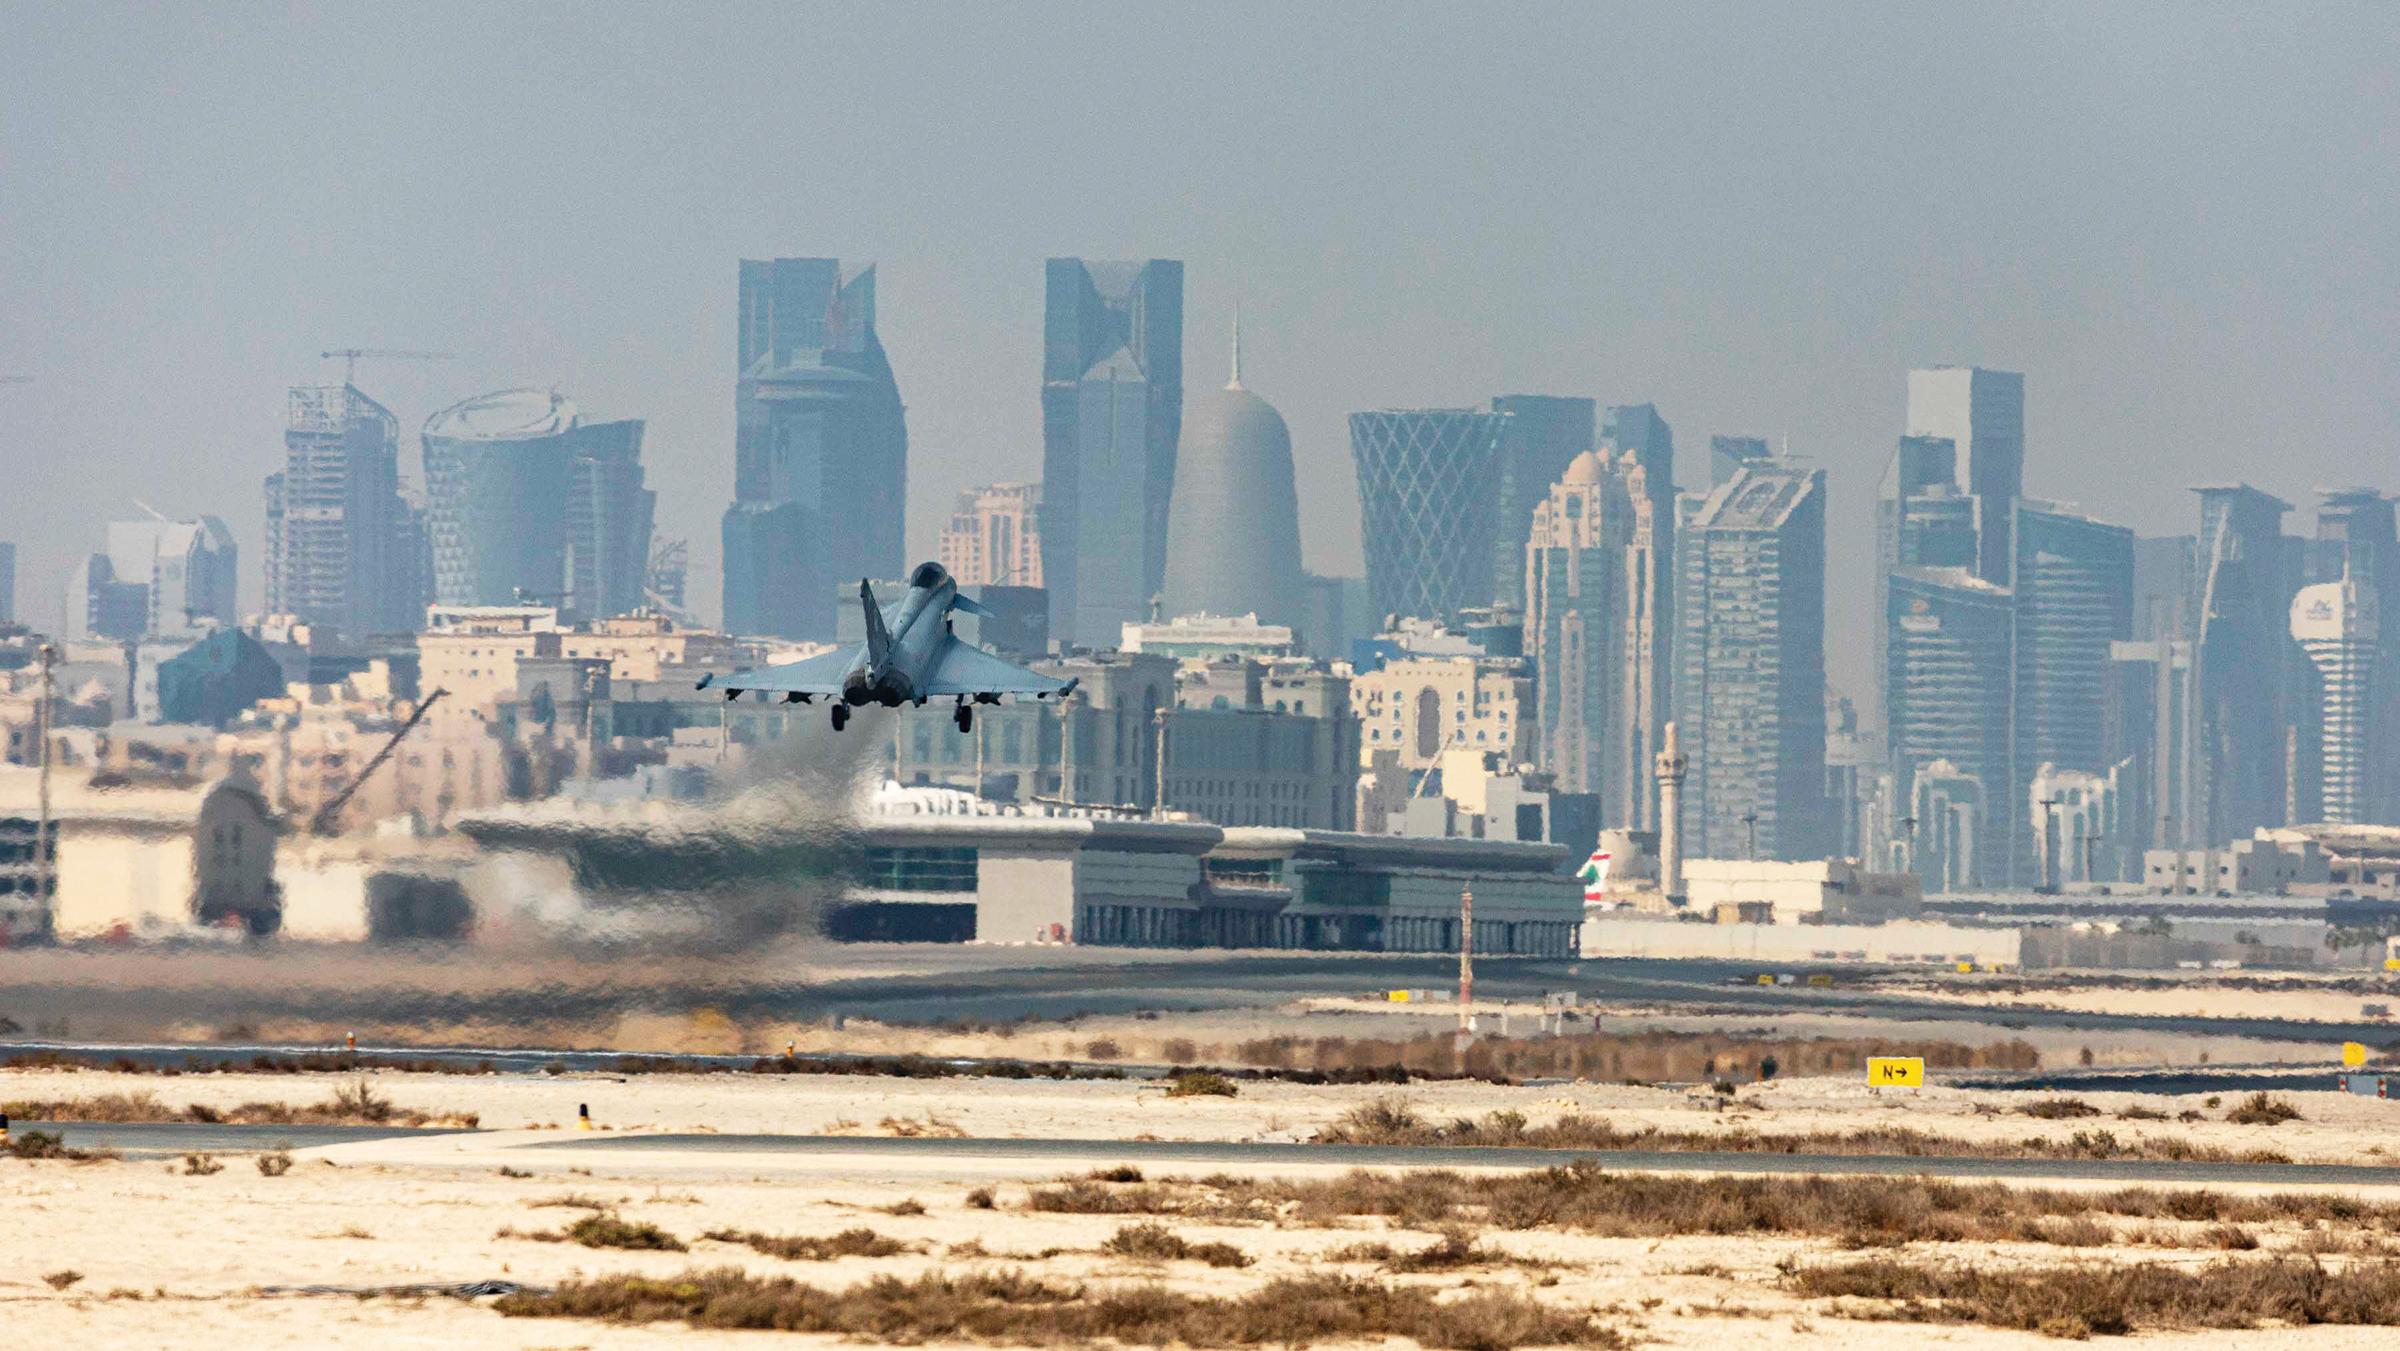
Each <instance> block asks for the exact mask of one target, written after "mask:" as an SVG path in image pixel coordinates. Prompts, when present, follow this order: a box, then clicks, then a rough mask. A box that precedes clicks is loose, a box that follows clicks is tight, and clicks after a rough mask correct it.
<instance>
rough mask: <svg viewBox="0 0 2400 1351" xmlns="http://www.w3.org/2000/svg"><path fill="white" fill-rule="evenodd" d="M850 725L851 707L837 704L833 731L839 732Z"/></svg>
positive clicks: (834, 710) (834, 712)
mask: <svg viewBox="0 0 2400 1351" xmlns="http://www.w3.org/2000/svg"><path fill="white" fill-rule="evenodd" d="M849 725H850V705H848V704H835V705H834V706H833V730H835V731H837V732H838V731H840V730H842V729H843V728H845V727H847V726H849Z"/></svg>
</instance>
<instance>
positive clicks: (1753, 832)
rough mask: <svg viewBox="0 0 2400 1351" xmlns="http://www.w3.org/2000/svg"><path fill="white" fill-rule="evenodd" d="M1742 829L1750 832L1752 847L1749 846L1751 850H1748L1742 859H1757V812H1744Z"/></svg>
mask: <svg viewBox="0 0 2400 1351" xmlns="http://www.w3.org/2000/svg"><path fill="white" fill-rule="evenodd" d="M1742 827H1743V829H1745V830H1746V831H1748V832H1749V837H1750V845H1749V849H1748V850H1747V852H1745V853H1744V854H1743V855H1742V857H1744V858H1757V857H1758V813H1757V812H1756V811H1746V812H1743V813H1742Z"/></svg>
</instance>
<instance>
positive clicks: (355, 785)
mask: <svg viewBox="0 0 2400 1351" xmlns="http://www.w3.org/2000/svg"><path fill="white" fill-rule="evenodd" d="M449 692H450V691H448V690H445V689H441V688H438V687H437V688H436V689H435V690H434V691H433V692H432V693H431V694H428V695H426V696H425V697H424V698H423V699H420V700H418V701H417V707H416V711H415V712H413V713H411V714H409V715H408V721H406V722H404V723H401V724H400V730H399V731H397V732H394V733H392V739H391V740H389V741H386V742H384V743H383V749H382V750H379V751H377V752H375V758H373V759H371V760H369V761H367V763H366V767H365V768H363V769H361V770H359V771H358V777H357V778H354V779H352V780H351V781H350V783H349V786H348V787H346V788H344V789H342V791H340V792H339V793H336V794H334V795H333V801H331V802H328V803H326V804H325V805H324V806H322V807H319V808H318V809H317V814H316V815H315V816H312V817H310V818H309V821H308V829H309V833H311V834H314V835H331V834H332V833H333V823H334V822H335V821H337V820H339V819H340V818H341V815H342V808H344V807H347V806H349V805H350V799H351V798H353V797H356V796H357V795H358V790H359V789H361V788H364V787H366V784H367V780H369V779H371V778H373V777H375V771H376V770H379V769H381V768H383V762H384V761H386V760H389V759H391V758H392V752H393V751H396V750H398V749H400V743H401V742H402V741H403V740H405V739H406V738H407V736H408V734H409V733H411V732H413V731H415V730H417V724H418V723H420V722H423V721H424V720H425V713H426V710H428V709H430V708H432V707H433V706H434V705H435V704H438V703H440V702H441V701H442V696H443V695H446V694H448V693H449Z"/></svg>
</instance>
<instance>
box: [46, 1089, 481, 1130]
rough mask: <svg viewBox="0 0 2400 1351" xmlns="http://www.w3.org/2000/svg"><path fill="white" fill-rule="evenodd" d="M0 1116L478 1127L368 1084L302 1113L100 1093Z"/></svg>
mask: <svg viewBox="0 0 2400 1351" xmlns="http://www.w3.org/2000/svg"><path fill="white" fill-rule="evenodd" d="M0 1114H6V1115H8V1116H16V1117H26V1118H30V1119H32V1120H36V1121H103V1122H108V1123H111V1124H146V1123H150V1122H164V1121H189V1122H196V1123H199V1124H201V1125H208V1126H214V1125H237V1126H360V1125H366V1126H387V1125H388V1126H429V1125H458V1126H467V1127H473V1126H474V1125H476V1124H477V1121H478V1118H477V1116H476V1114H475V1113H473V1112H419V1111H415V1110H413V1109H410V1108H403V1107H399V1106H397V1105H395V1104H394V1103H393V1102H392V1101H391V1100H390V1099H389V1098H386V1097H383V1096H381V1095H380V1094H378V1093H376V1092H375V1090H374V1089H373V1088H372V1087H370V1086H369V1085H368V1083H367V1081H366V1080H364V1079H360V1080H356V1081H354V1082H351V1083H348V1084H342V1085H338V1086H336V1087H335V1089H334V1091H333V1096H332V1097H330V1098H327V1099H326V1100H325V1101H323V1102H320V1103H313V1104H305V1105H302V1106H297V1107H295V1106H293V1105H292V1104H290V1103H284V1102H245V1103H243V1104H241V1105H240V1106H238V1107H228V1108H221V1109H220V1108H215V1107H209V1106H206V1105H204V1104H201V1103H188V1104H186V1105H184V1106H182V1107H169V1106H168V1105H167V1104H165V1103H163V1102H161V1101H159V1099H158V1095H157V1094H155V1093H151V1092H148V1091H144V1092H140V1093H98V1094H94V1095H92V1096H89V1097H82V1098H59V1099H51V1100H48V1101H42V1102H30V1101H29V1102H9V1103H0Z"/></svg>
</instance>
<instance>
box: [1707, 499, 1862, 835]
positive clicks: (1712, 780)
mask: <svg viewBox="0 0 2400 1351" xmlns="http://www.w3.org/2000/svg"><path fill="white" fill-rule="evenodd" d="M1680 547H1681V550H1682V557H1681V560H1680V564H1681V565H1680V567H1679V568H1678V569H1677V573H1678V575H1677V587H1678V591H1679V594H1678V596H1677V598H1676V613H1677V615H1678V616H1679V617H1680V618H1679V623H1680V625H1681V627H1680V629H1679V630H1678V633H1677V639H1676V644H1675V654H1676V664H1677V669H1676V680H1675V722H1676V725H1677V726H1678V728H1679V729H1680V730H1681V733H1682V738H1683V750H1684V752H1685V754H1686V755H1687V756H1688V757H1689V759H1690V766H1691V767H1690V777H1689V778H1688V779H1687V780H1686V783H1685V798H1684V814H1685V815H1684V820H1685V825H1686V828H1687V829H1690V830H1691V831H1692V832H1693V833H1692V837H1691V838H1692V842H1693V848H1694V849H1695V850H1696V851H1697V852H1698V853H1699V854H1700V855H1702V856H1714V857H1720V858H1727V857H1740V856H1747V855H1750V854H1751V852H1752V845H1751V840H1752V838H1753V833H1754V832H1755V838H1756V841H1757V843H1756V856H1758V857H1764V858H1781V859H1805V858H1816V857H1818V856H1820V855H1821V854H1822V853H1823V850H1824V827H1825V471H1824V470H1822V469H1812V468H1807V467H1804V466H1802V465H1799V464H1796V463H1794V462H1792V461H1790V460H1785V459H1777V460H1774V461H1770V462H1762V463H1759V464H1753V465H1750V466H1748V467H1746V468H1744V469H1743V470H1741V471H1740V472H1739V473H1737V474H1735V475H1734V476H1733V478H1732V479H1730V480H1728V481H1727V482H1725V483H1723V484H1720V485H1718V486H1717V488H1716V489H1715V490H1713V491H1712V492H1710V493H1709V495H1708V500H1707V501H1706V502H1705V503H1703V504H1702V505H1701V507H1700V510H1699V512H1698V513H1697V514H1696V515H1694V516H1693V518H1692V519H1691V521H1690V523H1689V524H1688V526H1687V527H1686V529H1685V533H1684V537H1683V542H1682V544H1681V546H1680Z"/></svg>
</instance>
